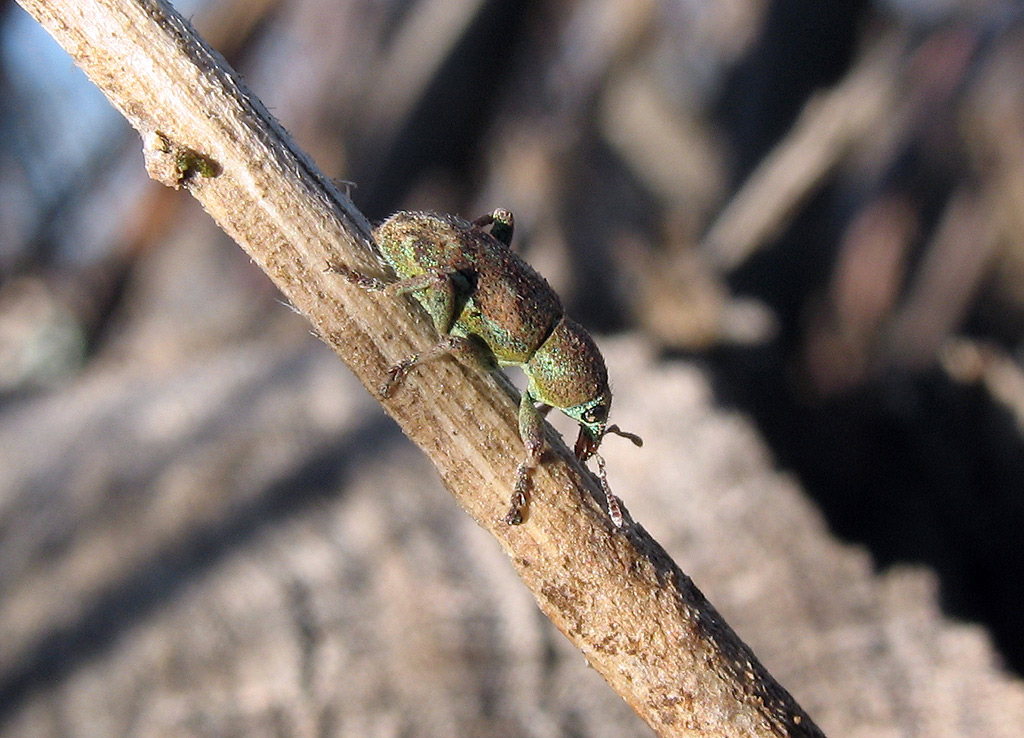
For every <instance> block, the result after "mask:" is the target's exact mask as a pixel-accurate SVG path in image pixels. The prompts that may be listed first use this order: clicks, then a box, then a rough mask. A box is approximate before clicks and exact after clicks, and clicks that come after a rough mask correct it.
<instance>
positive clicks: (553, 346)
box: [524, 318, 640, 461]
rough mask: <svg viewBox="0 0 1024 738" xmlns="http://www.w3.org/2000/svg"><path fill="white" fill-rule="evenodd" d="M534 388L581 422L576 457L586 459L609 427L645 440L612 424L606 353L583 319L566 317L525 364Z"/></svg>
mask: <svg viewBox="0 0 1024 738" xmlns="http://www.w3.org/2000/svg"><path fill="white" fill-rule="evenodd" d="M524 370H525V373H526V375H527V377H528V378H529V380H530V394H531V395H533V397H534V398H536V399H537V400H539V401H540V402H543V403H544V404H546V405H551V406H552V407H556V408H558V409H559V410H561V411H562V412H563V413H565V414H566V415H568V416H569V417H570V418H572V419H573V420H575V421H576V422H577V423H579V424H580V434H579V438H577V440H576V449H575V452H576V458H578V459H580V460H582V461H586V460H587V459H589V458H590V457H591V456H593V455H594V453H595V452H596V451H597V448H598V446H600V445H601V439H602V438H604V436H605V434H607V433H616V434H618V435H620V436H625V437H626V438H629V439H630V440H632V441H633V442H634V443H637V445H639V442H640V439H639V438H638V437H637V436H634V435H633V434H631V433H624V432H623V431H621V430H619V428H618V426H615V425H613V426H610V427H609V426H608V411H609V410H610V409H611V406H612V392H611V389H610V388H609V387H608V370H607V369H606V368H605V365H604V358H603V357H602V356H601V352H600V351H599V350H598V348H597V344H595V343H594V339H592V338H591V337H590V334H589V333H587V332H586V331H585V330H584V329H583V328H582V327H581V326H580V325H579V324H578V323H576V322H575V321H572V320H570V319H569V318H563V319H562V320H561V321H560V322H559V323H558V325H557V326H556V327H555V329H554V330H553V331H552V332H551V335H550V336H548V339H547V340H546V341H545V342H544V343H543V345H541V347H540V348H539V349H537V351H536V352H535V353H534V355H533V356H532V357H530V360H529V361H528V362H527V363H526V365H525V366H524Z"/></svg>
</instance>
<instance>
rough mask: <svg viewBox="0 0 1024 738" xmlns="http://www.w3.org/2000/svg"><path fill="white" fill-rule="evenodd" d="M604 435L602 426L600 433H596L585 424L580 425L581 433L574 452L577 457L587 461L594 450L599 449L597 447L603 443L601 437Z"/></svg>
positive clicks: (577, 438)
mask: <svg viewBox="0 0 1024 738" xmlns="http://www.w3.org/2000/svg"><path fill="white" fill-rule="evenodd" d="M603 437H604V428H601V431H600V432H599V433H595V432H594V431H592V430H591V429H590V428H588V427H587V426H585V425H580V434H579V436H577V437H576V447H575V449H574V451H573V452H574V453H575V454H576V458H577V459H579V460H580V461H586V460H587V459H589V458H590V457H591V456H593V455H594V452H595V451H597V447H598V446H600V445H601V439H602V438H603Z"/></svg>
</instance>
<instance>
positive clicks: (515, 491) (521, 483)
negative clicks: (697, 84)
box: [502, 461, 530, 525]
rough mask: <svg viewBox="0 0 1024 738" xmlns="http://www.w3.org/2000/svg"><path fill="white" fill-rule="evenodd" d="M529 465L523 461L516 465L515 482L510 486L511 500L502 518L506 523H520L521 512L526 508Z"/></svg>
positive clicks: (521, 519)
mask: <svg viewBox="0 0 1024 738" xmlns="http://www.w3.org/2000/svg"><path fill="white" fill-rule="evenodd" d="M529 472H530V467H529V466H527V464H526V462H525V461H523V462H521V463H520V464H519V466H518V467H516V483H515V486H514V487H513V488H512V500H511V501H510V502H509V508H508V512H507V513H505V517H504V518H502V519H503V520H504V521H505V523H506V524H508V525H521V524H522V522H523V512H524V511H525V510H526V506H527V504H528V501H527V499H526V484H527V480H528V475H529Z"/></svg>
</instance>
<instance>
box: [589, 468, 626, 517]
mask: <svg viewBox="0 0 1024 738" xmlns="http://www.w3.org/2000/svg"><path fill="white" fill-rule="evenodd" d="M594 458H595V459H597V468H598V475H597V476H598V478H599V479H600V480H601V489H603V490H604V496H605V500H607V502H608V517H610V518H611V519H612V522H613V523H615V527H616V528H621V527H622V525H623V520H622V507H621V506H620V505H619V498H618V497H616V496H615V495H613V494H612V488H611V487H609V486H608V472H607V471H606V470H605V468H604V457H602V456H601V454H599V453H597V452H596V451H595V452H594Z"/></svg>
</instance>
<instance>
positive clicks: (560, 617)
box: [19, 0, 821, 737]
mask: <svg viewBox="0 0 1024 738" xmlns="http://www.w3.org/2000/svg"><path fill="white" fill-rule="evenodd" d="M19 2H20V3H21V5H22V6H23V7H25V8H26V9H27V10H28V11H29V12H30V13H31V14H32V15H33V16H34V17H35V18H36V19H37V20H38V21H39V22H40V23H41V24H42V25H43V26H44V27H45V28H46V29H47V30H48V31H49V32H50V33H51V34H52V35H53V36H54V37H55V38H56V39H57V41H58V42H59V43H60V44H61V45H62V46H63V47H64V48H65V49H66V50H67V51H68V52H69V53H70V54H71V55H72V57H74V59H75V61H76V63H77V64H78V65H79V66H80V67H81V68H82V69H83V70H84V71H85V72H86V74H87V75H88V76H89V77H90V78H91V79H92V81H93V82H95V83H96V84H97V85H98V86H99V87H100V88H101V89H102V90H103V92H104V93H105V94H106V96H107V97H108V98H109V99H110V101H111V102H112V103H113V104H114V105H115V106H116V107H117V108H118V110H120V111H121V112H122V113H123V114H124V116H125V117H126V118H127V119H128V121H129V122H130V123H131V124H132V126H134V127H135V128H136V129H137V130H138V131H139V132H140V133H141V134H142V135H143V139H144V141H145V147H146V153H147V168H148V170H149V171H150V173H151V174H152V175H153V176H154V177H155V178H157V179H159V180H160V181H163V182H165V183H167V184H170V185H172V186H175V187H178V186H184V187H186V188H187V189H188V190H189V191H190V192H191V193H192V194H193V195H194V196H195V197H196V199H197V200H199V202H200V203H202V205H203V207H204V208H205V209H206V210H207V212H209V213H210V215H211V216H213V218H214V220H216V221H217V223H218V224H219V225H220V226H221V227H222V228H223V229H224V230H225V231H226V232H227V233H228V234H229V235H230V236H231V237H232V238H234V239H235V240H236V241H237V242H238V243H239V244H240V245H241V246H242V247H243V248H244V249H245V250H246V251H247V252H248V253H249V254H250V256H251V257H252V258H253V260H254V261H255V262H256V263H257V264H259V266H260V267H261V268H262V269H263V270H264V271H265V272H266V273H267V274H268V275H269V276H270V278H271V279H272V280H273V281H274V282H275V284H276V285H277V286H278V287H279V288H280V290H281V291H282V292H283V293H284V294H285V295H286V296H287V298H288V299H289V300H290V301H291V303H292V304H293V305H294V306H295V307H296V308H297V309H299V310H300V311H302V313H304V314H305V315H306V316H307V317H308V318H309V320H310V321H311V322H312V323H313V325H314V326H315V327H316V330H317V331H318V332H319V334H320V335H321V336H322V337H323V338H324V340H325V341H326V342H327V343H328V344H330V345H331V346H332V347H333V348H334V350H335V351H336V352H337V353H338V355H339V356H341V358H342V359H343V360H344V361H345V362H346V363H347V364H348V365H349V367H350V368H351V369H352V371H353V372H354V373H355V374H356V376H357V377H358V378H359V379H360V381H361V382H362V383H363V385H364V386H366V387H367V388H368V389H369V390H370V391H371V393H373V394H374V395H375V396H377V395H378V393H377V390H376V388H377V387H378V386H379V385H380V381H381V378H382V377H383V376H384V374H385V372H386V371H387V369H388V367H389V366H391V365H392V364H393V363H394V362H395V361H396V360H397V359H399V358H402V357H405V356H408V355H409V354H411V353H412V352H413V351H414V350H415V349H417V348H422V347H424V346H427V345H429V344H430V343H431V342H432V340H434V339H433V336H432V332H431V331H432V329H431V328H430V326H429V323H428V321H427V320H426V319H425V318H424V317H423V316H422V315H421V314H420V312H419V311H417V310H412V309H411V303H410V302H409V301H408V300H399V299H390V298H386V297H382V296H380V295H373V294H368V293H366V292H364V291H362V290H360V289H358V288H356V287H353V286H351V285H349V284H348V283H346V282H345V281H344V280H342V279H339V278H338V277H337V276H336V275H333V274H330V273H327V272H325V270H324V267H325V265H326V264H327V263H328V261H331V260H337V261H340V262H342V263H345V264H349V265H352V266H355V267H357V268H359V269H360V270H363V271H366V272H370V273H378V274H379V273H380V268H379V266H377V265H376V262H375V260H374V258H373V256H372V252H371V246H370V242H371V239H370V231H369V226H368V224H367V222H366V219H365V218H364V217H363V216H362V215H361V214H360V213H359V212H358V211H357V210H356V209H355V208H354V206H353V205H352V203H351V202H350V201H349V200H348V199H347V198H346V197H344V196H342V195H341V194H339V193H338V191H337V190H336V189H335V187H334V186H333V185H332V184H331V183H330V182H329V181H328V180H327V179H326V178H325V177H324V176H323V175H322V174H321V173H320V172H319V171H317V170H316V168H315V167H314V166H313V165H312V163H311V162H310V161H308V160H307V158H306V157H305V156H304V155H303V154H302V153H301V152H300V151H298V149H297V148H296V147H295V145H294V144H293V143H292V142H291V140H290V139H289V138H288V136H287V135H286V134H285V132H284V131H283V130H282V128H281V127H280V125H279V124H278V123H277V122H276V121H274V120H273V118H272V117H271V116H270V114H269V113H268V112H267V111H266V109H265V108H264V107H263V105H262V104H261V103H260V102H259V101H258V100H257V99H256V98H255V96H254V95H253V94H252V93H251V92H250V91H249V90H248V89H246V88H245V86H244V85H243V84H242V83H241V82H240V81H239V80H238V79H237V77H236V76H235V75H234V73H233V72H232V71H231V70H230V69H229V68H228V67H227V65H226V64H225V63H224V61H223V60H222V59H221V58H220V56H219V55H217V54H216V53H215V52H213V51H212V50H211V49H210V48H208V47H207V46H206V45H205V44H204V43H203V41H202V40H200V39H199V38H198V37H197V36H196V34H195V32H194V31H193V29H192V28H191V27H190V26H189V25H188V23H187V22H186V21H184V20H183V19H182V18H181V17H180V16H179V15H178V14H177V13H176V12H175V11H174V10H173V9H171V8H170V7H169V6H168V5H166V4H165V3H164V2H161V1H160V0H19ZM383 405H384V409H385V410H386V411H387V412H388V414H389V415H391V416H392V417H393V418H394V419H395V420H396V421H397V422H398V424H399V425H400V426H401V427H402V429H403V430H404V431H405V433H406V434H407V435H408V436H409V437H410V438H411V439H412V440H413V441H414V442H415V443H416V444H417V445H418V446H419V447H420V448H421V449H423V451H424V452H425V453H426V454H427V455H428V456H429V457H430V458H431V460H432V461H433V463H434V464H435V465H436V466H437V468H438V470H439V472H440V474H441V477H442V478H443V480H444V482H445V484H446V485H447V486H448V489H449V490H451V492H452V494H453V495H455V497H456V498H457V499H458V501H459V503H460V504H461V505H462V507H463V508H465V509H466V511H467V512H468V513H469V514H470V515H472V516H473V517H474V518H475V519H476V520H477V522H478V523H479V524H480V525H482V526H483V527H484V528H486V529H487V530H489V531H490V532H491V533H492V534H493V535H494V536H495V538H496V539H497V540H498V542H499V543H500V544H501V546H502V547H503V548H504V549H505V551H506V552H507V554H508V556H509V557H510V558H511V560H512V563H513V565H514V566H515V568H516V569H517V570H518V572H519V574H520V576H521V577H522V579H523V581H524V582H525V583H526V585H527V586H528V587H530V589H531V590H532V591H533V593H534V595H535V597H536V598H537V601H538V603H539V604H540V607H541V608H542V609H543V610H544V612H545V613H546V614H547V615H548V616H549V617H550V618H551V620H552V621H553V622H554V623H555V624H556V625H557V626H558V627H559V628H560V629H561V630H562V632H563V633H565V634H566V636H567V637H568V638H569V639H570V640H572V641H573V643H575V644H576V646H577V647H579V648H580V650H581V651H583V653H584V654H585V655H586V657H587V659H588V660H589V662H590V663H591V664H592V665H593V666H594V668H595V669H597V670H598V671H599V672H600V673H601V674H602V675H603V676H604V677H605V679H607V680H608V682H609V683H610V684H611V685H612V687H613V688H614V689H615V690H616V691H618V692H619V694H621V695H622V696H623V698H625V699H626V701H627V702H628V703H629V704H630V705H632V707H633V708H634V709H635V710H636V712H637V713H638V714H639V715H640V716H641V717H642V718H643V719H644V720H646V721H647V722H648V723H649V724H650V725H651V727H652V728H654V730H655V731H656V732H657V733H658V734H659V735H662V736H717V737H720V736H820V735H821V732H820V731H819V730H818V728H817V727H816V726H815V725H814V724H813V723H812V722H811V720H810V719H809V718H808V717H807V715H806V714H805V713H804V712H803V711H802V710H801V709H800V707H799V706H798V705H797V704H796V703H795V702H794V701H793V699H792V698H791V697H790V696H789V694H788V693H787V692H786V691H785V690H784V689H782V687H780V686H779V685H778V684H777V683H776V682H775V681H774V680H773V679H772V677H771V676H770V675H769V674H768V672H767V671H766V670H765V669H764V668H763V667H762V666H761V665H760V663H759V662H758V661H757V659H756V658H755V657H754V655H753V653H751V651H750V650H749V649H748V648H747V646H746V645H744V644H743V643H742V642H741V641H740V640H739V638H738V637H737V636H736V635H735V633H733V632H732V630H731V629H730V628H729V627H728V625H726V624H725V622H724V621H723V620H722V618H721V617H720V616H719V615H718V613H717V612H716V611H715V610H714V608H713V607H712V606H711V605H710V604H709V603H708V602H707V601H706V600H705V599H704V597H703V595H701V593H700V592H699V591H698V590H697V588H696V587H695V586H694V585H693V583H692V582H691V581H690V579H689V578H688V577H687V576H686V575H684V574H683V573H682V572H681V571H680V570H679V569H678V567H677V566H676V565H675V564H674V563H673V562H672V560H671V559H670V558H669V557H668V556H667V554H665V552H664V551H663V550H662V549H661V547H660V546H659V545H658V544H657V543H656V542H655V541H654V540H653V539H651V538H650V536H649V535H648V534H647V533H646V531H644V530H643V529H642V528H641V527H640V526H637V525H627V530H626V531H625V532H619V531H616V530H615V529H614V528H613V527H612V526H611V524H610V522H609V521H608V519H607V517H606V515H605V514H604V513H603V512H602V511H601V509H600V507H599V506H598V505H597V504H596V502H595V501H594V500H595V498H600V497H602V495H601V492H600V489H599V487H598V486H597V483H596V481H595V480H594V478H593V477H592V475H590V474H589V473H587V472H584V471H583V470H581V468H580V467H579V465H578V464H577V463H576V462H575V461H574V459H573V457H572V455H571V454H570V453H569V452H568V451H567V450H566V449H565V447H564V446H563V445H562V444H561V443H560V442H558V441H557V440H556V439H554V438H552V448H553V450H552V451H551V452H550V453H549V454H548V455H547V456H546V457H545V463H544V464H543V465H542V466H541V467H540V468H538V469H537V470H536V473H535V474H534V477H533V480H534V484H533V487H532V504H531V508H530V514H529V518H528V520H527V522H526V523H525V524H524V525H521V526H517V527H511V526H508V525H505V524H504V523H502V522H500V518H501V516H502V514H503V513H504V511H505V507H506V503H507V500H508V495H509V491H510V484H511V480H512V478H513V474H514V471H515V466H516V463H517V462H518V460H519V459H520V457H521V456H522V453H523V449H522V442H521V441H520V438H519V434H518V431H517V425H516V408H515V404H514V403H513V402H511V401H510V398H509V397H508V392H507V388H503V386H502V385H501V384H500V383H499V382H498V381H496V379H495V378H494V377H491V376H489V375H488V374H486V373H485V372H483V371H481V370H479V369H478V368H476V367H469V366H463V365H461V364H459V363H457V362H455V361H439V362H434V363H432V364H430V365H427V366H424V367H422V368H418V369H417V371H416V372H414V373H413V374H411V375H410V376H409V377H408V379H407V380H406V381H405V382H404V383H403V385H402V387H401V388H400V391H397V392H395V394H394V397H393V398H392V399H389V400H386V401H383ZM468 408H471V409H472V410H471V412H468V411H467V409H468Z"/></svg>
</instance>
